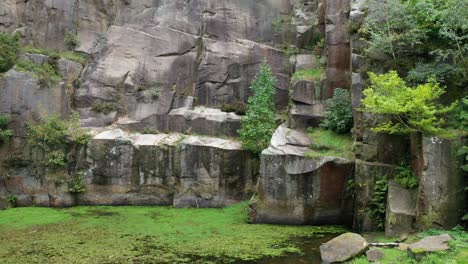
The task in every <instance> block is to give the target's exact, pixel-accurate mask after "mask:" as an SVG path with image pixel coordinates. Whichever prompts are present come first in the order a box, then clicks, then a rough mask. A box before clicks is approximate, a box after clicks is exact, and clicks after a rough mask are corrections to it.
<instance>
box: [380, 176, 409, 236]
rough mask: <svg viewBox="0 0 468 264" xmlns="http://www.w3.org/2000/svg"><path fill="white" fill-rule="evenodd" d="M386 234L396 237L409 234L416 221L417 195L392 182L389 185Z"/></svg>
mask: <svg viewBox="0 0 468 264" xmlns="http://www.w3.org/2000/svg"><path fill="white" fill-rule="evenodd" d="M385 219H386V223H385V234H386V235H387V236H389V237H395V236H398V235H399V234H408V233H410V232H411V230H413V229H414V224H415V220H416V193H415V190H409V189H406V188H404V187H403V186H401V185H400V184H398V183H397V182H395V181H393V180H391V181H389V183H388V197H387V213H386V217H385Z"/></svg>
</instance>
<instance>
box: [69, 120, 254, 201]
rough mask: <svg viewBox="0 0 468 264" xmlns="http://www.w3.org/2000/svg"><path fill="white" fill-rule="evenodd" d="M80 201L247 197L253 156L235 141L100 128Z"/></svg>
mask: <svg viewBox="0 0 468 264" xmlns="http://www.w3.org/2000/svg"><path fill="white" fill-rule="evenodd" d="M88 164H89V169H88V171H87V172H86V174H85V180H86V185H87V191H86V192H85V193H84V194H82V195H80V196H79V197H78V201H79V203H80V204H107V205H110V204H112V205H123V204H130V205H132V204H135V205H137V204H138V205H141V204H148V205H149V204H150V205H174V206H176V207H219V206H223V205H227V204H231V203H233V202H238V201H242V200H245V199H247V198H249V197H250V195H251V194H252V192H253V188H254V185H255V181H256V175H257V168H256V164H257V162H256V160H255V158H254V157H253V156H252V155H251V154H250V153H249V152H248V151H245V150H243V149H242V147H241V145H240V143H238V142H236V141H231V140H224V139H219V138H209V137H200V136H185V135H181V134H157V135H140V134H136V135H129V134H126V133H125V132H123V131H122V130H120V129H114V130H109V131H105V132H102V133H99V134H98V135H96V136H95V137H93V139H92V140H91V141H90V143H89V146H88Z"/></svg>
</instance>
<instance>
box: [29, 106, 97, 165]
mask: <svg viewBox="0 0 468 264" xmlns="http://www.w3.org/2000/svg"><path fill="white" fill-rule="evenodd" d="M27 125H28V141H29V143H30V144H31V145H32V146H34V147H38V148H40V149H41V150H42V151H44V153H45V154H46V160H45V162H44V165H46V166H50V167H51V168H59V167H64V166H65V165H66V157H65V154H64V148H65V147H66V146H67V145H69V144H76V145H86V144H87V142H88V138H89V136H88V134H87V132H86V131H85V130H84V129H82V128H81V127H80V123H79V116H78V114H73V115H72V116H70V117H69V119H68V120H64V119H62V118H61V116H60V115H59V114H56V113H55V114H50V115H43V116H42V117H41V120H40V122H39V123H38V124H33V123H28V124H27Z"/></svg>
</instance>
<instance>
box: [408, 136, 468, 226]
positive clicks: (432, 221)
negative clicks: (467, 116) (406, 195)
mask: <svg viewBox="0 0 468 264" xmlns="http://www.w3.org/2000/svg"><path fill="white" fill-rule="evenodd" d="M463 145H466V139H465V140H463V139H462V138H454V139H443V138H438V137H430V138H424V139H423V142H422V151H423V153H422V155H421V157H423V159H424V160H423V162H424V166H423V168H424V169H423V171H422V176H421V180H420V184H419V197H418V203H417V205H418V208H417V211H418V216H417V222H418V225H420V226H421V227H422V228H425V229H427V228H445V229H449V228H453V227H454V226H456V225H457V224H458V223H459V219H460V218H461V217H462V216H463V212H464V206H465V200H464V196H463V195H460V191H461V190H460V188H462V187H460V186H465V185H464V182H465V181H464V176H463V175H464V172H463V171H462V170H461V169H460V167H461V164H460V158H459V157H458V156H457V155H456V153H457V150H458V149H460V148H461V146H463Z"/></svg>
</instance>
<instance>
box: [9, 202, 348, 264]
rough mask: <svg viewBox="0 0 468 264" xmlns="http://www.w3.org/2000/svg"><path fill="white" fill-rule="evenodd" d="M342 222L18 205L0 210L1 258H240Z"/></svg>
mask: <svg viewBox="0 0 468 264" xmlns="http://www.w3.org/2000/svg"><path fill="white" fill-rule="evenodd" d="M340 232H343V230H342V229H341V228H339V227H312V226H302V227H294V226H276V225H251V224H248V223H247V203H241V204H237V205H233V206H230V207H226V208H224V209H175V208H170V207H74V208H66V209H52V208H13V209H8V210H4V211H0V263H5V264H6V263H236V262H239V261H243V260H246V261H247V260H256V259H261V258H266V257H275V256H281V255H284V254H287V253H290V252H299V251H300V249H299V248H298V247H296V246H295V245H294V244H293V243H291V242H290V241H291V239H292V238H295V237H314V236H316V235H319V234H323V233H340Z"/></svg>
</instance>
